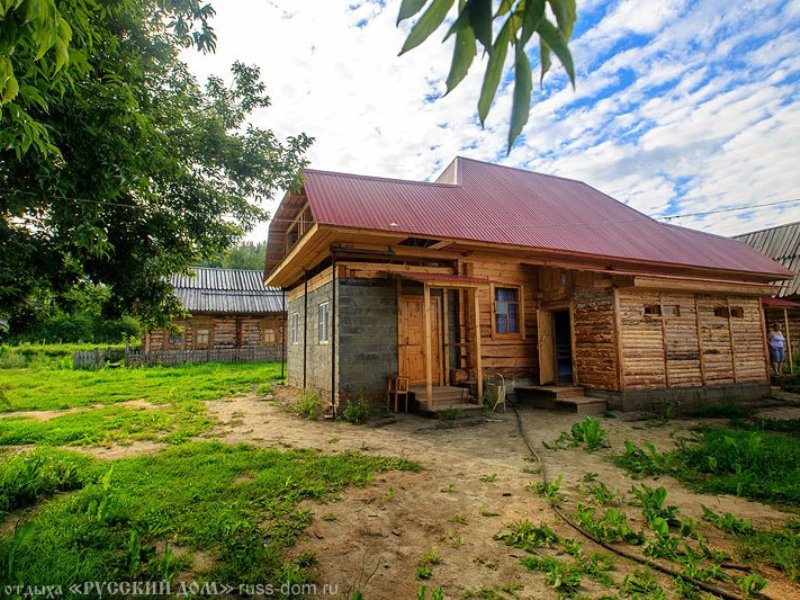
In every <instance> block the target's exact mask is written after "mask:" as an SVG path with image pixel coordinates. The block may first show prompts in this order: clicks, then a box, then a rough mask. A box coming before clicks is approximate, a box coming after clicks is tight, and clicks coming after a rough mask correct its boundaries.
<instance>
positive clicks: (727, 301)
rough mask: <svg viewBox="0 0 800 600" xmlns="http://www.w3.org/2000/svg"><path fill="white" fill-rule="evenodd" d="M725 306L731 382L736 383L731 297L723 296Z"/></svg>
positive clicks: (737, 379)
mask: <svg viewBox="0 0 800 600" xmlns="http://www.w3.org/2000/svg"><path fill="white" fill-rule="evenodd" d="M725 306H727V307H728V336H729V337H730V342H731V368H732V369H733V383H737V382H738V381H739V378H738V377H737V376H736V344H735V343H734V341H733V319H732V318H731V299H730V297H729V296H725Z"/></svg>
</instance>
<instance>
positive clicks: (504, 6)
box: [494, 0, 514, 19]
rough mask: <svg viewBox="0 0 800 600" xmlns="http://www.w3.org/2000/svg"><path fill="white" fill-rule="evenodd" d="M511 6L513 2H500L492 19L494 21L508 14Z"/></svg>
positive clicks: (503, 0)
mask: <svg viewBox="0 0 800 600" xmlns="http://www.w3.org/2000/svg"><path fill="white" fill-rule="evenodd" d="M513 6H514V0H502V2H500V6H499V7H498V8H497V13H496V14H495V15H494V18H495V19H496V18H497V17H502V16H503V15H505V14H508V12H509V11H510V10H511V8H512V7H513Z"/></svg>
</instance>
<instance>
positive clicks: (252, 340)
mask: <svg viewBox="0 0 800 600" xmlns="http://www.w3.org/2000/svg"><path fill="white" fill-rule="evenodd" d="M175 323H176V325H178V326H179V327H180V328H181V330H182V332H181V333H180V334H178V335H172V334H170V333H169V332H168V331H167V330H165V329H154V330H152V331H150V332H146V333H145V334H144V335H143V338H142V348H144V349H146V350H148V351H158V350H206V349H212V350H221V349H234V348H262V347H272V346H275V347H280V345H281V343H282V339H283V326H284V316H283V315H268V316H249V315H242V316H235V315H224V316H216V315H194V316H192V317H190V318H188V319H177V320H176V321H175ZM198 330H208V337H209V339H208V345H205V344H200V343H198V336H197V331H198ZM201 346H202V347H201Z"/></svg>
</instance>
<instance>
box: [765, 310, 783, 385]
mask: <svg viewBox="0 0 800 600" xmlns="http://www.w3.org/2000/svg"><path fill="white" fill-rule="evenodd" d="M767 342H768V344H769V359H770V361H771V362H772V370H773V371H775V375H777V376H778V377H781V376H782V375H783V361H784V360H786V338H784V337H783V331H781V324H780V323H773V325H772V331H770V332H769V335H768V336H767Z"/></svg>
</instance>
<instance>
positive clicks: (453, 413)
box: [413, 402, 484, 420]
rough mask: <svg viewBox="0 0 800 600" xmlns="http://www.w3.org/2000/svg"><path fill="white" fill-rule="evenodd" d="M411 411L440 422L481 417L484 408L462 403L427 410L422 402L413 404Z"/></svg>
mask: <svg viewBox="0 0 800 600" xmlns="http://www.w3.org/2000/svg"><path fill="white" fill-rule="evenodd" d="M413 411H414V412H415V413H417V414H419V415H422V416H424V417H433V418H435V419H442V420H455V419H468V418H474V417H481V416H483V414H484V408H483V406H481V405H480V404H464V403H461V404H450V405H447V406H443V405H434V407H433V409H431V410H429V409H428V407H427V405H426V404H425V403H424V402H423V403H419V402H415V403H414V406H413Z"/></svg>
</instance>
